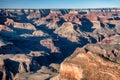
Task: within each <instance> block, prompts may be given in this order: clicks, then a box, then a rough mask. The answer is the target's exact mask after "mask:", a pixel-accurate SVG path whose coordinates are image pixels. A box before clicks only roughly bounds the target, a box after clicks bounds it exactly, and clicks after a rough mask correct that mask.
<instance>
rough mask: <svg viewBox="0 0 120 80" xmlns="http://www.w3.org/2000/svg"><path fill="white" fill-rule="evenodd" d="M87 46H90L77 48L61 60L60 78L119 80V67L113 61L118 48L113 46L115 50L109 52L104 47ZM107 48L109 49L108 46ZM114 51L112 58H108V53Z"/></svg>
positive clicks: (66, 79)
mask: <svg viewBox="0 0 120 80" xmlns="http://www.w3.org/2000/svg"><path fill="white" fill-rule="evenodd" d="M89 47H91V48H77V49H76V50H75V52H74V53H73V54H72V55H71V56H70V57H68V58H66V59H65V60H64V61H63V62H62V64H61V66H60V78H61V79H60V80H64V79H65V80H69V79H74V80H83V79H85V80H119V79H120V76H119V74H120V72H119V70H120V67H119V64H117V62H116V61H114V60H115V59H117V56H119V55H120V53H119V50H116V48H114V51H115V52H114V51H113V53H109V51H107V49H105V48H102V49H101V48H100V47H98V46H93V45H91V46H89ZM106 48H108V47H106ZM109 50H111V49H110V48H109ZM116 51H117V52H116ZM101 52H102V53H101ZM114 53H115V55H116V56H114V60H109V59H110V58H111V56H110V55H112V54H114ZM116 53H117V54H116ZM106 55H109V56H106Z"/></svg>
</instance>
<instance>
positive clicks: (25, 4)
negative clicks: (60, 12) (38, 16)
mask: <svg viewBox="0 0 120 80" xmlns="http://www.w3.org/2000/svg"><path fill="white" fill-rule="evenodd" d="M119 3H120V0H92V1H91V0H81V1H80V0H62V1H61V0H39V1H33V0H24V1H23V0H19V1H18V0H1V1H0V8H35V9H40V8H45V9H49V8H68V9H69V8H119V7H120V5H119Z"/></svg>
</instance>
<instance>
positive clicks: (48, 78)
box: [0, 8, 120, 80]
mask: <svg viewBox="0 0 120 80" xmlns="http://www.w3.org/2000/svg"><path fill="white" fill-rule="evenodd" d="M119 47H120V9H119V8H115V9H114V8H109V9H108V8H103V9H102V8H101V9H0V80H71V79H73V80H119V79H120V76H119V74H120V68H119V64H120V48H119Z"/></svg>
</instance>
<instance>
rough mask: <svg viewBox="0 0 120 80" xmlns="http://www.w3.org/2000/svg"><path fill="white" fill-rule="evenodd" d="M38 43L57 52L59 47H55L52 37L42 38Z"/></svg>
mask: <svg viewBox="0 0 120 80" xmlns="http://www.w3.org/2000/svg"><path fill="white" fill-rule="evenodd" d="M40 44H41V45H42V46H44V47H46V48H48V49H50V50H51V52H52V53H56V52H59V49H58V48H57V47H55V45H54V43H53V41H52V39H44V40H41V41H40Z"/></svg>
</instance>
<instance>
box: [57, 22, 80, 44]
mask: <svg viewBox="0 0 120 80" xmlns="http://www.w3.org/2000/svg"><path fill="white" fill-rule="evenodd" d="M55 33H56V34H58V35H59V36H61V37H65V38H68V39H69V40H71V41H73V42H78V40H79V39H78V36H79V33H78V32H77V31H75V30H74V26H73V24H72V23H71V22H64V23H63V24H62V26H61V27H60V28H58V29H56V30H55Z"/></svg>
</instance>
